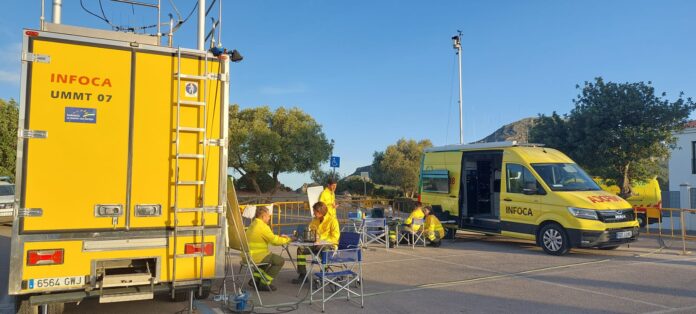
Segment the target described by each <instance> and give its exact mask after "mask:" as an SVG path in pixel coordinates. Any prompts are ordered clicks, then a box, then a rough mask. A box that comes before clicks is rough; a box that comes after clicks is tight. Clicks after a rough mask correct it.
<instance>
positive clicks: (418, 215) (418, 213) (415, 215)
mask: <svg viewBox="0 0 696 314" xmlns="http://www.w3.org/2000/svg"><path fill="white" fill-rule="evenodd" d="M423 217H425V214H424V213H423V209H422V208H420V207H416V209H414V210H413V211H412V212H411V214H410V215H408V218H406V220H405V221H404V224H405V225H410V224H412V223H413V219H423ZM418 229H420V226H411V230H413V231H418Z"/></svg>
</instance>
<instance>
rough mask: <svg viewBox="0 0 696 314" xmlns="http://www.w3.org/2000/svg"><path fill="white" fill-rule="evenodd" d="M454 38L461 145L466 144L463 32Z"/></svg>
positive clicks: (459, 32)
mask: <svg viewBox="0 0 696 314" xmlns="http://www.w3.org/2000/svg"><path fill="white" fill-rule="evenodd" d="M457 33H458V34H457V36H454V37H452V44H453V47H454V50H456V53H457V56H458V57H459V144H464V122H463V117H462V31H460V30H457Z"/></svg>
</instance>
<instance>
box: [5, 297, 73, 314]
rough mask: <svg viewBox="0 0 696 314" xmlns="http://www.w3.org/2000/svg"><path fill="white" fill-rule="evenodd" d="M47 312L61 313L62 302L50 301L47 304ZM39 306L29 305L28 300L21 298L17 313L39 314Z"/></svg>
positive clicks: (63, 306) (63, 308)
mask: <svg viewBox="0 0 696 314" xmlns="http://www.w3.org/2000/svg"><path fill="white" fill-rule="evenodd" d="M47 306H48V309H47V311H46V312H47V313H48V314H63V311H64V310H65V304H64V303H52V304H48V305H47ZM39 313H40V312H39V307H38V306H37V305H34V306H30V305H29V300H23V301H22V302H21V303H20V304H19V307H18V308H17V314H39Z"/></svg>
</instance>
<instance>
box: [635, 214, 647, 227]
mask: <svg viewBox="0 0 696 314" xmlns="http://www.w3.org/2000/svg"><path fill="white" fill-rule="evenodd" d="M636 220H638V225H639V226H640V227H641V228H645V226H647V225H648V218H647V217H646V216H645V214H638V216H637V217H636Z"/></svg>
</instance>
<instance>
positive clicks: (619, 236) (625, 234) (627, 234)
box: [616, 231, 633, 239]
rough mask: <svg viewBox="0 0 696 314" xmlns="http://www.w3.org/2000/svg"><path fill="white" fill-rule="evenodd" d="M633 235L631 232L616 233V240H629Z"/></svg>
mask: <svg viewBox="0 0 696 314" xmlns="http://www.w3.org/2000/svg"><path fill="white" fill-rule="evenodd" d="M632 235H633V232H632V231H621V232H617V233H616V238H617V239H626V238H630V237H631V236H632Z"/></svg>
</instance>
